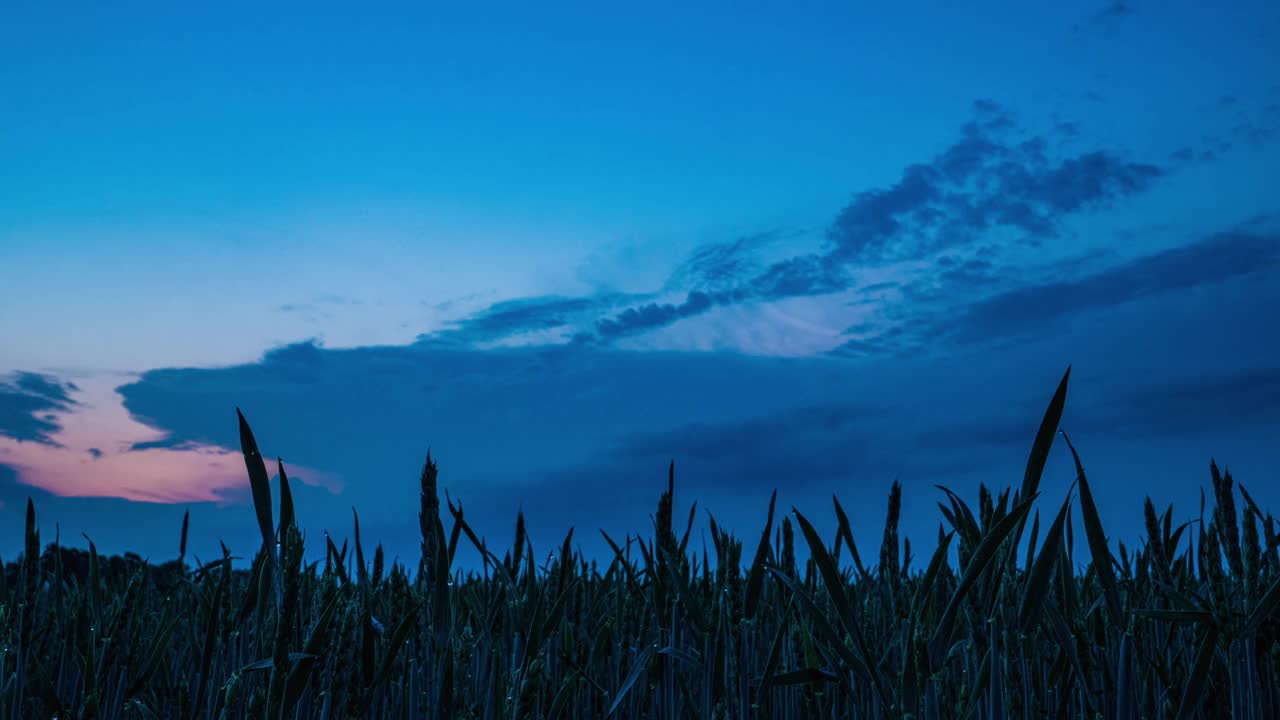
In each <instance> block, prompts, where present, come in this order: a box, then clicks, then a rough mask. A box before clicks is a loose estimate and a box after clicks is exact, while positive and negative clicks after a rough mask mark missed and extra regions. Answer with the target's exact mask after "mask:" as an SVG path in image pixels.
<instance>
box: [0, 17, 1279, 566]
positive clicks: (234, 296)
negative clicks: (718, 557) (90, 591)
mask: <svg viewBox="0 0 1280 720" xmlns="http://www.w3.org/2000/svg"><path fill="white" fill-rule="evenodd" d="M3 16H4V17H3V22H0V98H2V99H3V101H2V102H0V158H3V162H0V337H3V338H4V343H3V345H0V503H2V505H0V513H3V514H6V515H12V516H13V518H16V517H17V515H16V514H17V513H18V512H19V511H20V509H21V505H23V504H24V503H25V499H26V496H27V495H32V496H33V497H35V498H36V499H37V503H38V508H39V510H40V512H41V517H42V524H45V525H49V524H53V523H57V524H58V525H59V527H61V528H62V529H63V530H64V531H65V532H63V536H64V538H79V532H78V531H73V530H72V528H76V529H83V530H85V531H86V532H89V533H90V535H91V536H92V537H94V538H95V542H97V544H98V545H99V547H102V548H104V549H105V550H107V551H116V552H120V551H123V550H126V549H136V550H138V551H139V552H143V553H144V554H154V555H155V556H157V557H167V554H168V553H169V552H171V548H170V546H171V545H174V544H175V542H176V541H175V540H174V536H176V529H177V528H178V527H179V525H180V521H181V514H182V511H183V510H184V509H186V508H191V510H192V514H193V525H192V527H193V544H194V546H195V547H196V548H197V549H198V548H200V547H203V548H205V554H212V550H213V548H216V546H217V540H218V539H219V538H222V539H225V540H227V541H228V542H229V543H231V544H233V546H234V545H235V544H236V541H238V543H239V544H241V545H244V544H248V543H251V542H252V537H253V534H254V532H255V528H254V527H253V521H252V514H251V513H250V512H249V511H248V510H247V509H246V508H245V503H246V502H247V494H246V493H245V492H244V487H243V485H244V478H243V465H242V464H241V465H240V466H239V468H238V469H237V465H236V463H237V462H239V459H238V457H237V456H236V454H235V452H234V451H235V450H236V449H237V447H238V446H237V439H236V435H235V432H236V430H235V425H234V413H233V410H234V408H235V407H236V406H240V407H242V408H243V409H244V410H245V412H246V414H247V415H248V417H249V419H250V421H251V422H252V423H253V425H254V427H255V429H256V430H257V432H258V435H259V439H260V441H261V442H262V444H263V446H264V450H266V451H267V452H268V454H279V455H283V456H284V457H285V460H286V463H287V465H288V466H290V467H296V468H297V471H296V472H293V473H291V475H296V476H297V477H299V478H300V479H301V480H302V481H303V483H305V484H306V485H305V487H304V488H303V489H302V490H301V492H300V497H299V505H300V512H301V513H303V514H302V516H301V517H302V519H303V524H304V526H306V527H308V528H310V529H312V531H313V532H316V531H318V530H319V529H321V528H327V529H328V530H329V531H330V532H332V533H335V534H342V533H345V531H346V526H347V525H348V524H349V511H350V507H351V506H353V505H355V506H357V508H358V509H359V510H360V511H361V514H362V518H367V521H366V526H367V527H368V528H370V530H369V532H371V533H372V534H373V535H374V536H375V537H380V538H382V539H383V540H384V541H385V542H386V543H387V544H388V547H389V548H391V549H392V550H393V551H395V552H400V553H402V554H404V555H406V556H407V555H411V554H412V552H413V548H414V547H415V545H416V540H414V536H413V533H414V532H416V530H415V528H416V526H417V525H416V518H414V517H413V513H412V512H407V511H404V508H406V507H411V506H413V505H415V504H416V495H415V493H416V486H415V480H416V473H417V470H418V467H419V466H420V464H421V461H422V456H423V454H424V453H425V451H426V449H427V447H431V448H432V451H433V454H434V455H435V456H436V457H438V458H439V460H440V463H441V471H442V476H441V478H442V483H443V484H444V485H445V486H446V487H448V488H449V490H450V493H451V495H452V496H454V497H461V498H462V500H463V502H464V504H465V506H466V508H467V513H468V517H469V518H474V522H475V523H476V524H477V526H478V527H479V528H480V529H481V530H482V531H485V532H486V533H487V534H488V535H489V536H491V537H493V538H496V539H501V540H502V541H503V542H505V541H506V538H507V537H508V535H509V534H510V525H511V524H512V523H513V519H514V512H515V510H516V508H517V507H524V508H525V509H526V510H527V511H528V512H529V515H530V523H531V527H532V528H533V529H534V531H535V532H536V533H537V534H536V535H535V541H541V542H542V544H543V545H548V544H549V543H550V542H557V541H558V540H559V539H560V537H562V533H563V531H564V530H565V529H566V528H567V526H569V525H574V526H576V527H578V532H577V533H576V534H575V537H577V538H580V539H582V542H583V545H584V549H588V550H595V549H596V548H595V547H594V545H593V543H595V540H594V537H595V533H594V529H595V527H606V528H607V529H609V530H610V532H611V533H612V532H616V533H617V534H624V533H625V532H628V531H631V532H642V531H645V530H646V529H647V527H648V523H649V520H648V515H649V513H650V512H651V509H652V507H653V504H654V503H655V502H656V498H657V493H658V492H659V491H660V490H661V487H662V482H663V480H664V473H665V468H666V462H667V461H668V460H669V459H670V458H673V457H674V458H675V460H676V463H677V468H678V476H679V485H678V488H679V491H678V492H679V494H680V498H682V500H683V501H684V502H686V503H687V502H691V501H692V500H694V499H697V500H698V501H699V503H700V505H699V507H704V508H708V509H710V510H711V512H713V513H714V514H715V516H716V518H717V519H718V520H722V521H724V522H725V523H726V524H728V525H730V526H731V527H733V528H734V529H735V530H737V531H738V532H739V534H740V535H742V536H749V535H750V534H751V533H753V532H755V530H756V528H757V526H758V525H759V523H760V522H761V521H762V519H763V515H764V511H765V507H766V504H767V497H768V494H769V492H770V491H771V490H772V489H773V487H778V488H779V490H780V499H781V500H782V501H783V502H784V507H787V506H789V504H795V505H797V506H798V507H801V508H802V509H806V510H810V511H811V512H814V513H828V514H829V496H830V495H831V494H832V493H837V494H839V495H840V496H841V498H843V499H845V504H846V505H847V506H848V505H853V506H854V507H853V508H852V509H851V511H850V512H851V516H852V518H853V520H854V522H855V525H856V526H857V527H858V528H859V529H860V533H859V535H858V536H859V538H860V539H862V538H865V542H866V543H872V542H874V538H876V537H877V535H878V532H879V525H880V523H881V522H882V519H883V518H882V514H883V498H884V497H885V495H886V494H887V491H888V486H889V484H890V482H892V480H893V479H894V478H900V479H901V480H902V482H903V483H904V486H905V487H906V488H907V490H908V492H907V495H906V498H905V501H904V523H905V524H906V527H905V531H906V532H907V534H908V535H911V536H913V537H916V538H918V539H919V540H920V543H918V547H920V546H923V542H924V540H926V539H927V538H930V537H932V535H933V532H934V529H935V526H936V523H937V521H938V520H939V518H938V517H937V514H936V507H935V506H934V500H935V499H936V498H935V497H934V495H936V494H937V491H936V490H934V489H933V487H932V485H933V484H934V483H943V484H948V485H952V486H955V487H956V488H957V489H958V490H960V491H961V492H963V493H967V494H968V495H969V496H972V495H973V493H974V492H975V490H976V485H977V483H978V482H979V481H985V482H987V483H988V484H991V485H994V486H997V487H1000V486H1004V485H1008V484H1012V483H1015V482H1017V481H1018V480H1019V479H1020V477H1021V466H1022V464H1024V463H1025V456H1026V452H1027V450H1028V449H1029V447H1030V442H1031V439H1032V436H1033V434H1034V432H1035V428H1036V426H1037V424H1038V422H1039V417H1040V414H1041V413H1042V412H1043V407H1044V404H1045V403H1046V402H1047V400H1048V397H1049V395H1050V394H1051V393H1052V390H1053V387H1054V385H1055V383H1056V382H1057V380H1058V378H1059V377H1060V376H1061V374H1062V372H1063V370H1064V369H1065V368H1066V366H1067V365H1068V364H1072V365H1073V368H1074V370H1073V379H1072V389H1071V395H1070V399H1069V401H1068V411H1067V415H1066V418H1065V419H1064V423H1065V427H1066V428H1067V430H1068V432H1072V430H1073V428H1078V430H1076V432H1075V433H1074V435H1076V436H1077V444H1078V446H1079V447H1080V449H1081V451H1082V453H1083V454H1084V459H1085V462H1086V467H1087V468H1096V470H1095V471H1094V472H1096V473H1097V474H1098V475H1099V476H1100V477H1101V478H1103V479H1104V480H1103V482H1102V483H1101V487H1102V490H1101V491H1100V502H1101V503H1103V514H1104V518H1105V519H1108V520H1111V521H1113V522H1112V526H1113V528H1114V530H1113V533H1114V534H1115V535H1117V536H1121V537H1128V536H1130V535H1132V534H1133V533H1135V532H1136V528H1137V527H1138V522H1137V520H1138V512H1140V503H1141V501H1142V498H1143V497H1144V496H1145V495H1147V494H1151V495H1152V496H1153V499H1154V500H1155V501H1156V502H1157V504H1160V505H1163V504H1164V503H1167V502H1173V503H1174V504H1175V507H1178V508H1183V509H1184V510H1185V511H1186V512H1187V513H1190V512H1191V511H1192V510H1193V504H1194V503H1195V502H1196V501H1197V500H1198V488H1199V486H1200V485H1201V484H1203V483H1205V482H1207V465H1208V461H1209V458H1210V457H1211V456H1213V457H1217V458H1218V460H1219V462H1221V463H1224V464H1227V465H1229V466H1230V467H1231V468H1232V470H1233V472H1234V474H1235V475H1236V476H1237V478H1238V479H1239V480H1240V481H1241V482H1242V483H1244V484H1245V485H1246V487H1249V488H1250V490H1251V492H1252V493H1253V494H1254V496H1255V497H1257V498H1258V499H1259V500H1260V501H1263V500H1264V499H1265V500H1266V501H1268V502H1263V504H1264V505H1269V506H1271V507H1275V506H1276V505H1277V504H1280V495H1278V494H1277V493H1275V492H1273V491H1270V490H1268V489H1267V483H1268V477H1269V476H1268V473H1270V472H1271V468H1273V467H1274V463H1275V461H1276V459H1277V458H1276V455H1275V452H1274V450H1272V449H1271V447H1270V444H1269V443H1268V442H1267V438H1268V437H1274V431H1275V430H1276V429H1277V427H1278V426H1280V363H1278V362H1277V359H1278V352H1277V351H1278V350H1280V343H1278V342H1277V341H1276V340H1274V339H1272V338H1271V334H1274V333H1273V331H1271V330H1270V328H1271V327H1272V326H1273V325H1274V320H1273V319H1272V318H1273V316H1274V308H1275V307H1276V303H1277V301H1278V300H1280V291H1278V290H1277V289H1276V288H1277V287H1280V283H1277V282H1276V281H1277V279H1280V214H1278V211H1280V207H1278V206H1277V201H1276V198H1275V195H1274V192H1273V191H1272V188H1274V187H1276V186H1277V183H1278V182H1280V75H1277V73H1276V72H1275V71H1274V69H1273V68H1276V67H1280V50H1277V49H1276V48H1277V47H1280V10H1277V8H1276V6H1275V5H1274V4H1271V3H1261V2H1258V3H1239V4H1234V5H1232V6H1231V7H1216V6H1211V5H1208V4H1204V3H1190V2H1184V3H1160V4H1155V3H1150V4H1148V3H1127V2H1115V3H1109V4H1108V3H1090V4H1084V3H1080V4H1074V3H1063V4H1059V5H1054V6H1052V8H1050V7H1045V6H1029V5H1026V4H1014V3H1007V4H971V5H968V6H965V7H963V8H959V7H955V6H952V5H949V4H942V3H939V4H934V5H925V6H911V7H907V6H902V7H896V8H871V7H858V6H850V5H847V4H809V5H794V4H792V5H789V6H788V7H787V8H785V9H784V8H782V7H780V6H776V7H772V8H769V7H763V6H759V7H742V6H741V5H735V6H733V7H729V6H719V7H716V6H712V5H703V6H701V7H700V8H698V9H690V8H688V7H684V6H682V5H674V4H673V5H670V6H659V5H653V4H650V5H646V6H644V7H637V8H634V9H626V8H618V7H602V6H599V5H596V4H593V5H587V4H583V5H578V6H573V5H550V4H539V5H537V6H530V7H526V8H523V9H522V8H515V7H510V6H505V5H489V6H469V7H466V8H445V7H439V6H430V5H423V4H412V5H411V4H404V5H401V6H395V5H389V4H384V5H380V7H379V8H378V9H376V10H372V9H369V8H360V9H359V10H356V9H353V8H351V7H344V6H339V5H326V4H318V3H309V4H306V5H301V4H299V5H296V6H292V7H290V6H287V5H283V4H281V5H273V6H272V7H271V8H263V7H261V6H258V5H253V4H234V3H227V4H222V5H219V7H218V8H216V9H199V10H197V9H192V8H176V7H162V6H159V5H156V4H141V3H128V4H113V5H111V6H94V7H83V8H76V9H74V10H72V9H68V8H53V7H36V6H29V7H10V8H6V9H5V10H4V11H3ZM1070 470H1071V468H1070V464H1069V460H1066V459H1064V458H1063V457H1062V456H1061V453H1059V452H1055V454H1054V456H1053V457H1052V458H1051V468H1050V471H1049V476H1048V477H1047V482H1046V486H1045V492H1046V493H1048V494H1049V495H1050V496H1051V497H1059V496H1061V495H1063V494H1064V493H1065V491H1066V487H1067V485H1068V484H1069V482H1070V480H1071V472H1070ZM1055 493H1056V494H1055ZM855 500H856V501H857V502H854V501H855ZM864 501H865V502H864ZM1055 502H1056V501H1055ZM685 507H687V504H686V505H685ZM819 517H825V515H820V516H819ZM20 542H21V539H20V538H19V537H17V536H15V537H12V538H0V554H3V555H4V556H6V557H12V555H13V554H14V553H15V552H17V549H18V547H19V543H20Z"/></svg>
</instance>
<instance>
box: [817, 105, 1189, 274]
mask: <svg viewBox="0 0 1280 720" xmlns="http://www.w3.org/2000/svg"><path fill="white" fill-rule="evenodd" d="M1015 128H1016V125H1015V124H1014V121H1013V119H1012V116H1011V115H1010V114H1009V113H1008V112H1007V111H1005V110H1003V109H1002V108H1000V106H999V105H997V104H996V103H994V102H991V101H978V102H976V103H975V105H974V119H973V120H971V121H970V122H969V123H966V125H965V126H964V128H963V132H962V136H961V138H960V139H959V140H957V141H956V142H954V143H953V144H952V145H951V146H949V147H948V148H947V149H945V150H944V151H942V152H941V153H939V154H938V155H937V156H935V157H934V158H933V159H932V160H930V161H929V162H927V163H918V164H915V165H911V166H909V167H908V168H907V169H906V170H904V171H903V173H902V176H901V177H900V178H899V180H898V181H897V182H896V183H895V184H893V185H892V186H889V187H887V188H878V189H872V190H867V191H863V192H860V193H858V194H857V195H855V196H854V198H853V200H852V201H851V202H850V203H849V204H848V205H847V206H845V208H844V209H843V210H841V212H840V214H839V215H838V216H837V218H836V220H835V222H834V223H832V225H831V227H830V228H829V230H828V233H827V236H828V240H829V242H830V244H831V248H830V251H829V254H830V258H831V259H833V260H838V261H840V262H847V263H852V262H857V263H884V262H893V261H903V260H919V259H922V258H925V257H927V256H930V255H933V254H935V253H938V252H941V251H945V250H951V249H957V248H964V247H968V246H970V245H972V244H973V243H974V242H976V241H978V240H979V239H981V238H982V237H983V236H984V235H985V234H987V233H989V232H990V231H992V230H995V229H1001V228H1006V229H1011V230H1014V231H1017V232H1019V233H1021V234H1022V235H1023V237H1024V238H1025V239H1029V240H1045V239H1052V238H1056V237H1058V236H1059V235H1060V233H1061V228H1062V223H1063V221H1064V220H1065V219H1066V218H1067V217H1068V216H1071V215H1073V214H1078V213H1081V212H1084V211H1089V210H1095V209H1100V208H1105V207H1108V206H1109V205H1111V204H1112V203H1113V202H1114V201H1116V200H1119V199H1121V198H1125V197H1128V196H1131V195H1135V194H1137V193H1140V192H1142V191H1144V190H1146V189H1147V188H1148V187H1149V186H1150V184H1151V182H1152V181H1154V180H1155V179H1156V178H1159V177H1160V176H1162V175H1163V174H1164V173H1165V172H1166V171H1165V170H1164V169H1163V168H1161V167H1158V166H1156V165H1152V164H1148V163H1139V162H1132V161H1128V160H1125V159H1123V158H1121V157H1120V156H1119V155H1117V154H1116V153H1114V152H1112V151H1105V150H1094V151H1090V152H1086V153H1082V154H1079V155H1075V156H1070V157H1065V158H1061V159H1052V158H1050V157H1049V156H1048V154H1047V148H1048V142H1047V140H1046V139H1045V138H1044V137H1042V136H1031V137H1029V138H1025V139H1018V138H1016V137H1014V136H1013V135H1012V133H1013V130H1014V129H1015Z"/></svg>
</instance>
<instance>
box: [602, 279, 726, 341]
mask: <svg viewBox="0 0 1280 720" xmlns="http://www.w3.org/2000/svg"><path fill="white" fill-rule="evenodd" d="M711 306H712V299H711V296H709V295H707V294H706V293H704V292H696V291H695V292H691V293H689V294H688V296H687V297H686V298H685V300H684V302H682V303H680V304H679V305H672V304H669V303H666V304H658V303H649V304H647V305H641V306H640V307H634V308H627V309H626V310H624V311H623V312H622V313H620V314H619V315H617V316H616V317H613V318H604V319H601V320H599V321H598V322H597V323H596V333H597V335H599V337H600V338H602V339H604V340H606V341H608V340H615V339H617V338H621V337H626V336H628V335H634V334H636V333H640V332H645V331H648V330H653V329H656V328H660V327H664V326H666V325H670V324H671V323H674V322H676V321H677V320H681V319H684V318H688V317H693V316H694V315H699V314H701V313H704V312H706V311H707V310H710V309H711Z"/></svg>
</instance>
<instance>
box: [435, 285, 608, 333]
mask: <svg viewBox="0 0 1280 720" xmlns="http://www.w3.org/2000/svg"><path fill="white" fill-rule="evenodd" d="M619 300H620V297H619V296H616V295H610V296H600V297H582V298H571V297H562V296H559V295H546V296H540V297H531V298H520V299H516V300H507V301H503V302H498V303H494V304H493V305H490V306H489V307H488V308H486V309H485V310H483V311H481V312H479V313H476V314H475V315H472V316H470V317H468V318H466V319H464V320H462V321H460V322H459V323H457V324H456V326H455V327H454V328H451V329H449V330H446V331H444V332H440V333H435V334H433V335H432V336H429V337H430V338H431V339H432V340H433V341H446V342H460V343H467V344H469V343H483V342H491V341H493V340H498V339H502V338H505V337H510V336H512V335H518V334H521V333H526V332H531V331H540V330H554V329H557V328H562V327H564V326H566V325H569V324H570V323H571V322H573V321H575V320H581V319H582V317H584V316H589V315H592V314H595V313H598V312H599V311H600V310H601V309H603V308H606V307H609V306H611V305H613V304H615V303H616V302H618V301H619Z"/></svg>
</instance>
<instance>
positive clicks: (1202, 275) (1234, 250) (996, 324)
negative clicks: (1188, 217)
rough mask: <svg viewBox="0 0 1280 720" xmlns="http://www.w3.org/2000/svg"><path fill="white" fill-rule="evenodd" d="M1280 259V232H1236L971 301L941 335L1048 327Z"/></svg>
mask: <svg viewBox="0 0 1280 720" xmlns="http://www.w3.org/2000/svg"><path fill="white" fill-rule="evenodd" d="M1278 261H1280V235H1276V234H1274V233H1265V232H1251V231H1235V232H1222V233H1217V234H1214V235H1211V236H1209V237H1207V238H1204V239H1202V240H1200V241H1198V242H1194V243H1191V244H1188V245H1184V246H1181V247H1175V248H1171V249H1168V250H1164V251H1161V252H1157V253H1154V254H1151V255H1146V256H1142V257H1138V258H1135V259H1133V260H1130V261H1128V262H1125V263H1122V264H1120V265H1117V266H1114V267H1111V268H1107V269H1104V270H1101V271H1098V272H1095V273H1092V274H1088V275H1084V276H1080V277H1075V278H1069V279H1064V280H1058V281H1050V282H1045V283H1038V284H1033V285H1026V286H1023V287H1019V288H1017V289H1014V290H1010V291H1008V292H1004V293H1000V294H997V295H994V296H991V297H988V298H985V299H982V300H979V301H977V302H975V303H973V304H972V305H970V306H969V307H968V308H967V309H966V310H964V311H963V312H961V313H960V315H959V317H955V318H952V319H949V320H948V321H947V323H946V324H947V328H946V329H945V330H943V329H940V333H941V334H944V335H948V336H950V337H952V338H954V339H956V340H961V341H966V340H968V341H972V340H977V339H983V338H991V337H997V336H1008V335H1012V334H1019V333H1025V332H1030V331H1036V330H1043V329H1044V327H1045V325H1046V324H1047V323H1050V322H1052V321H1054V320H1056V319H1058V318H1060V317H1063V316H1066V315H1069V314H1072V313H1076V312H1081V311H1084V310H1090V309H1096V308H1105V307H1110V306H1114V305H1118V304H1121V303H1126V302H1130V301H1133V300H1137V299H1140V298H1143V297H1147V296H1150V295H1155V294H1159V293H1165V292H1170V291H1175V290H1184V289H1187V288H1192V287H1196V286H1198V285H1204V284H1212V283H1216V282H1221V281H1223V280H1226V279H1229V278H1233V277H1237V276H1240V275H1247V274H1252V273H1256V272H1260V271H1262V270H1265V269H1267V268H1269V267H1272V266H1274V265H1275V264H1276V263H1277V262H1278Z"/></svg>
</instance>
